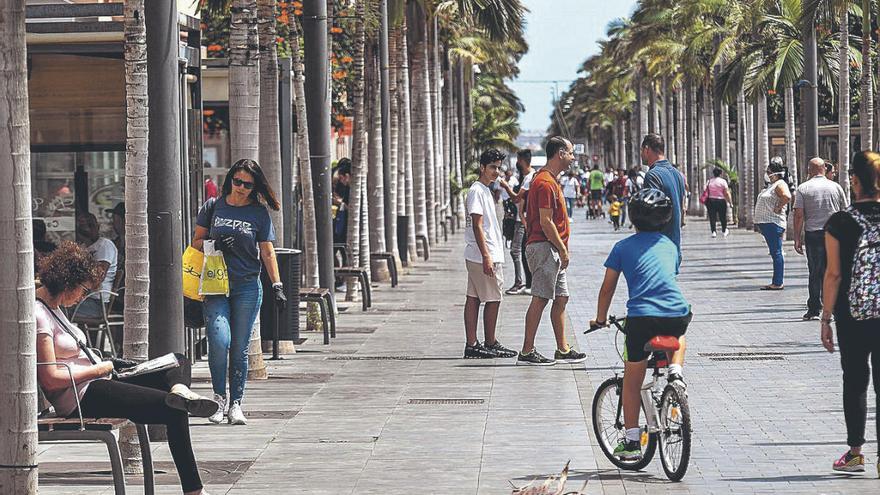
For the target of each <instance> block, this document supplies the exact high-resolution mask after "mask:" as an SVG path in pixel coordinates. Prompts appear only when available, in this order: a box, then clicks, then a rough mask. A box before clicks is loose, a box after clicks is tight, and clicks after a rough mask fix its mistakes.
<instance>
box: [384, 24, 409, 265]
mask: <svg viewBox="0 0 880 495" xmlns="http://www.w3.org/2000/svg"><path fill="white" fill-rule="evenodd" d="M394 42H395V37H394V35H393V34H392V33H391V32H389V33H388V61H389V65H390V67H389V69H388V70H389V77H388V93H389V95H390V99H391V101H390V102H389V104H390V109H389V117H388V119H389V129H390V132H389V139H390V140H391V143H390V146H389V148H390V157H389V167H388V172H389V174H390V175H391V182H390V185H391V188H390V190H388V191H385V194H388V195H390V196H391V209H390V210H389V211H386V212H385V214H386V215H388V216H389V217H391V222H390V225H391V232H387V233H386V234H388V239H389V240H390V241H391V245H390V246H385V247H386V249H387V250H388V251H390V252H391V253H392V254H394V259H395V262H398V261H399V260H400V252H399V250H398V248H397V217H398V215H400V214H401V213H400V206H401V204H402V203H403V196H402V195H401V194H400V193H399V187H400V184H401V183H402V180H401V177H400V174H399V171H400V169H401V168H402V167H401V166H400V161H401V158H400V157H401V154H400V153H399V152H398V150H399V146H400V105H399V89H398V85H397V72H398V69H396V67H397V66H398V65H399V60H398V57H397V55H398V54H397V50H396V49H395V45H394ZM404 212H405V210H404Z"/></svg>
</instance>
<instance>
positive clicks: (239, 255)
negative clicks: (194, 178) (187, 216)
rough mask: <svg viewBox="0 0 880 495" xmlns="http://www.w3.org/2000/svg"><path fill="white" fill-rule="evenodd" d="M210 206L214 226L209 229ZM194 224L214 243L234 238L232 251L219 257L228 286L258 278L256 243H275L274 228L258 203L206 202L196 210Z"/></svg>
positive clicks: (257, 250)
mask: <svg viewBox="0 0 880 495" xmlns="http://www.w3.org/2000/svg"><path fill="white" fill-rule="evenodd" d="M211 203H213V205H214V222H213V225H211V226H209V225H208V222H209V221H210V220H209V219H210V217H211V212H210V207H211ZM196 224H197V225H198V226H199V227H204V228H206V229H209V231H208V238H209V239H214V240H217V239H220V237H222V236H226V235H231V236H233V237H234V238H235V243H234V244H233V249H232V250H226V251H225V252H224V253H223V259H224V260H225V261H226V268H227V270H229V282H230V283H231V284H235V283H236V282H249V281H252V280H256V279H257V278H258V277H259V276H260V268H261V267H262V263H261V262H260V250H259V247H258V246H257V243H258V242H265V241H274V240H275V227H274V226H273V225H272V219H271V218H270V217H269V211H268V210H266V207H265V206H263V205H262V204H260V203H254V204H250V205H246V206H230V205H228V204H227V203H226V199H225V198H224V197H223V196H221V197H219V198H217V199H216V200H214V199H209V200H208V201H207V202H205V204H204V205H202V207H201V208H200V209H199V216H198V217H197V218H196Z"/></svg>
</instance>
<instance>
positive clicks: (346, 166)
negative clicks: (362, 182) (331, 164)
mask: <svg viewBox="0 0 880 495" xmlns="http://www.w3.org/2000/svg"><path fill="white" fill-rule="evenodd" d="M336 173H337V174H350V173H351V159H350V158H340V159H339V162H337V163H336Z"/></svg>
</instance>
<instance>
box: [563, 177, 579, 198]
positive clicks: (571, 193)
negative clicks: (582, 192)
mask: <svg viewBox="0 0 880 495" xmlns="http://www.w3.org/2000/svg"><path fill="white" fill-rule="evenodd" d="M561 182H562V195H563V196H565V197H566V198H569V199H574V198H577V188H578V184H579V183H580V180H579V179H578V178H577V177H569V176H567V175H566V176H565V177H563V178H562V181H561Z"/></svg>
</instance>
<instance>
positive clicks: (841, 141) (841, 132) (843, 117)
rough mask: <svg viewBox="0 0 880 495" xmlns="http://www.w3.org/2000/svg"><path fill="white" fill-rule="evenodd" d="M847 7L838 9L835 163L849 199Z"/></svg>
mask: <svg viewBox="0 0 880 495" xmlns="http://www.w3.org/2000/svg"><path fill="white" fill-rule="evenodd" d="M848 7H849V6H848V5H845V6H844V7H843V8H841V9H840V52H839V55H838V61H837V64H838V65H839V66H840V74H838V77H839V82H838V84H837V87H838V90H839V94H838V97H837V104H838V117H837V163H838V164H839V165H838V166H839V170H840V172H841V174H840V177H841V178H842V179H843V180H841V184H840V185H841V186H843V190H844V193H846V197H847V198H848V197H849V143H850V140H849V134H850V126H849V113H850V105H849V8H848Z"/></svg>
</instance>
